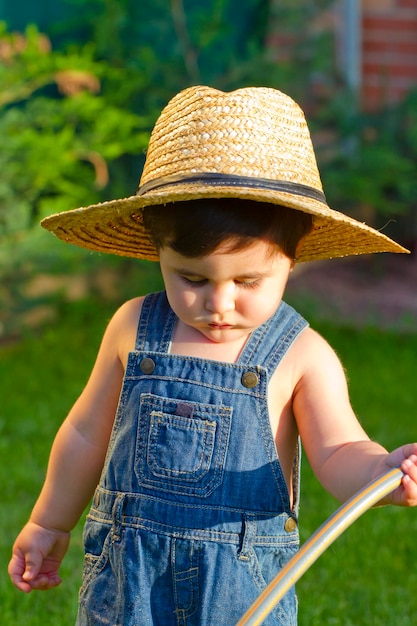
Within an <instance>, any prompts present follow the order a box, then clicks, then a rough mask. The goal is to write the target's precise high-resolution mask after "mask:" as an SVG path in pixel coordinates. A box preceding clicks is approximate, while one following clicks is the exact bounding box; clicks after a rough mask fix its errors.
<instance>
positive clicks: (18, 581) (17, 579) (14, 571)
mask: <svg viewBox="0 0 417 626" xmlns="http://www.w3.org/2000/svg"><path fill="white" fill-rule="evenodd" d="M8 569H9V576H10V580H11V581H12V583H13V584H14V586H15V587H17V589H20V591H23V592H25V593H29V592H30V591H32V587H31V585H30V584H29V582H27V581H26V580H25V579H24V575H25V572H26V563H25V559H24V557H22V556H19V555H17V554H14V555H13V556H12V558H11V560H10V563H9V568H8Z"/></svg>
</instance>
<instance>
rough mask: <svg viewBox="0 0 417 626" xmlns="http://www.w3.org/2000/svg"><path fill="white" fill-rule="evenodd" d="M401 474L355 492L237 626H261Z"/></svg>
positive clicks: (395, 472)
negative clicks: (327, 551) (336, 540)
mask: <svg viewBox="0 0 417 626" xmlns="http://www.w3.org/2000/svg"><path fill="white" fill-rule="evenodd" d="M402 477H403V472H402V471H401V470H400V469H398V468H394V469H392V470H390V471H389V472H387V473H386V474H384V475H382V476H380V477H379V478H377V479H376V480H374V481H373V482H371V483H369V484H368V485H366V486H365V487H364V488H363V489H361V490H360V491H358V492H357V493H356V494H355V495H354V496H352V498H350V499H349V500H347V502H345V503H344V504H343V505H342V506H341V507H340V508H339V509H337V511H335V512H334V513H333V515H331V517H329V518H328V520H327V521H325V522H324V524H322V525H321V526H320V528H318V529H317V530H316V532H315V533H314V534H313V535H312V536H311V537H310V539H308V540H307V541H306V542H305V543H304V545H303V546H302V547H301V548H300V550H299V551H298V552H297V554H296V555H294V557H293V558H292V559H291V560H290V561H288V563H287V564H286V565H285V566H284V567H283V568H282V570H281V571H280V572H279V573H278V574H277V575H276V576H275V578H274V579H273V580H272V581H271V582H270V583H269V585H268V586H267V587H266V588H265V589H264V591H263V592H262V593H261V594H260V595H259V596H258V598H257V599H256V600H255V602H254V603H253V604H252V606H251V607H249V609H248V610H247V611H246V613H245V615H244V616H243V617H242V618H241V619H240V620H239V622H238V623H237V625H236V626H257V625H258V624H262V623H263V621H264V620H265V619H266V617H267V616H268V615H269V613H270V612H271V611H272V609H273V608H274V606H276V605H277V604H278V602H279V601H280V600H281V598H282V597H283V596H284V595H285V594H286V592H287V591H288V590H289V589H290V588H291V587H292V586H293V585H295V583H296V582H297V580H299V579H300V578H301V576H302V575H303V574H304V573H305V572H306V571H307V570H308V568H309V567H310V566H311V565H312V564H313V563H314V562H315V561H316V560H317V559H318V558H319V556H320V555H321V554H323V552H324V551H325V550H326V549H327V548H328V547H329V545H330V544H332V543H333V541H335V539H337V538H338V537H339V536H340V535H341V534H342V533H343V532H344V531H345V530H346V528H348V527H349V526H350V525H351V524H352V523H353V522H354V521H355V520H357V519H358V517H360V516H361V515H362V514H363V513H365V511H367V510H368V509H370V508H371V506H373V505H374V504H376V503H377V502H379V500H381V499H382V498H384V497H385V496H386V495H388V494H389V493H391V491H393V490H394V489H396V487H398V485H399V484H400V483H401V478H402Z"/></svg>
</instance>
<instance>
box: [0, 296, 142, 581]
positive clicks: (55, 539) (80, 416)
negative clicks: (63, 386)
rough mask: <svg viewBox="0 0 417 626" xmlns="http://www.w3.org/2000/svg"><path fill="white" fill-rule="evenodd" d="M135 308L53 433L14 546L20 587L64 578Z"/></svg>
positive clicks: (115, 327)
mask: <svg viewBox="0 0 417 626" xmlns="http://www.w3.org/2000/svg"><path fill="white" fill-rule="evenodd" d="M136 311H137V304H136V306H133V305H130V308H129V306H126V305H125V306H124V307H122V308H121V309H119V311H118V312H117V313H116V314H115V316H114V317H113V319H112V320H111V322H110V324H109V326H108V328H107V330H106V332H105V334H104V337H103V341H102V344H101V347H100V350H99V353H98V356H97V360H96V363H95V365H94V368H93V371H92V373H91V376H90V379H89V381H88V383H87V385H86V387H85V389H84V391H83V393H82V394H81V396H80V397H79V399H78V400H77V402H76V403H75V405H74V407H73V408H72V410H71V411H70V413H69V415H68V417H67V418H66V420H65V421H64V423H63V424H62V426H61V428H60V429H59V431H58V433H57V435H56V437H55V441H54V443H53V446H52V450H51V454H50V458H49V464H48V470H47V474H46V479H45V482H44V485H43V487H42V490H41V493H40V495H39V498H38V500H37V502H36V504H35V506H34V508H33V511H32V514H31V516H30V520H29V522H28V524H27V525H26V526H25V527H24V528H23V530H22V532H21V533H20V534H19V536H18V537H17V539H16V541H15V544H14V546H13V556H12V560H11V561H10V565H9V573H10V576H11V579H12V581H13V583H14V584H15V585H16V586H17V587H18V588H19V589H21V590H22V591H30V590H31V589H46V588H49V587H53V586H56V585H57V584H59V582H60V579H59V576H58V568H59V565H60V562H61V560H62V558H63V556H64V554H65V552H66V550H67V547H68V542H69V532H70V531H71V529H72V528H73V527H74V526H75V524H76V523H77V521H78V519H79V517H80V516H81V514H82V512H83V510H84V509H85V507H86V506H87V504H88V502H89V500H90V499H91V497H92V494H93V492H94V489H95V487H96V485H97V483H98V480H99V477H100V473H101V471H102V467H103V463H104V458H105V454H106V450H107V445H108V441H109V437H110V433H111V429H112V426H113V422H114V417H115V413H116V408H117V403H118V399H119V394H120V389H121V384H122V379H123V373H124V361H123V362H122V358H124V356H123V357H122V355H125V346H127V345H128V343H129V341H130V340H131V337H132V333H133V331H131V330H130V324H131V322H132V323H133V318H134V314H133V313H134V312H136ZM136 319H137V318H136Z"/></svg>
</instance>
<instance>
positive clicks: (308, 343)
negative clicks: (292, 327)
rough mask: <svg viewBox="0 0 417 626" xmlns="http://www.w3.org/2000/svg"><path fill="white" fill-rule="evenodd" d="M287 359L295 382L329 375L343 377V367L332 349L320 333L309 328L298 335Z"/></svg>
mask: <svg viewBox="0 0 417 626" xmlns="http://www.w3.org/2000/svg"><path fill="white" fill-rule="evenodd" d="M288 357H289V359H288V361H289V363H288V365H290V366H292V368H294V371H295V373H296V375H295V379H296V380H297V381H298V380H302V379H304V380H305V379H311V378H316V379H317V377H321V376H326V377H327V376H329V373H332V374H333V375H334V374H336V373H337V374H338V375H342V376H344V371H343V367H342V365H341V362H340V359H339V357H338V355H337V354H336V351H335V350H334V348H332V346H331V345H330V344H329V343H328V341H327V340H326V339H325V338H324V337H323V336H322V335H320V333H318V332H317V331H316V330H314V329H312V328H310V327H308V328H306V329H305V330H304V331H303V332H302V333H301V334H300V335H299V337H298V338H297V340H296V341H295V342H294V344H293V346H292V348H291V350H290V351H289V353H288Z"/></svg>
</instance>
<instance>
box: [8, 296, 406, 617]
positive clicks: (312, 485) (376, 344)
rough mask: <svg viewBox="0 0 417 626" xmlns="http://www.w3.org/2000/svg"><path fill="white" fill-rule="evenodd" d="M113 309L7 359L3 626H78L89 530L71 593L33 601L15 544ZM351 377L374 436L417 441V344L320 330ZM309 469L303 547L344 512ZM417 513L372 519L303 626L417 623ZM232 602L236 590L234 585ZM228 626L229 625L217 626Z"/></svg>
mask: <svg viewBox="0 0 417 626" xmlns="http://www.w3.org/2000/svg"><path fill="white" fill-rule="evenodd" d="M114 308H115V305H114V303H113V304H103V302H102V301H100V300H94V299H90V300H88V301H84V302H76V303H70V304H63V305H62V306H61V309H60V314H59V322H58V323H56V324H54V325H50V326H48V327H45V328H43V329H42V331H41V332H39V331H38V332H37V334H36V335H33V336H30V335H28V336H26V337H25V338H24V339H22V341H21V342H19V343H15V344H13V345H11V346H8V347H3V348H2V349H1V351H0V398H1V403H0V432H1V436H0V455H1V459H2V463H1V465H0V473H1V475H0V484H1V488H2V493H3V497H2V506H1V508H0V524H1V530H2V532H1V535H0V560H1V564H2V574H1V576H0V606H1V624H2V626H16V625H17V624H25V626H70V625H71V624H73V623H74V618H75V613H76V604H77V589H78V586H79V583H80V576H81V566H82V544H81V524H80V525H79V527H78V528H77V529H76V530H75V531H74V533H73V542H72V545H71V549H70V551H69V554H68V556H67V558H66V560H65V562H64V565H63V567H62V575H63V579H64V582H63V584H62V585H61V587H59V588H57V589H55V590H53V591H50V592H47V593H32V594H30V595H29V596H25V595H24V594H21V593H19V592H18V591H16V590H15V589H14V588H13V587H12V585H11V583H10V582H9V581H8V578H7V574H6V565H7V562H8V560H9V554H10V548H11V544H12V542H13V539H14V536H15V534H16V533H17V531H18V530H19V528H20V527H21V526H22V524H23V523H24V522H25V520H26V518H27V516H28V515H29V512H30V508H31V505H32V503H33V501H34V498H35V497H36V494H37V492H38V490H39V488H40V485H41V482H42V479H43V476H44V471H45V466H46V461H47V457H48V452H49V448H50V444H51V441H52V438H53V436H54V433H55V432H56V430H57V428H58V426H59V424H60V422H61V421H62V419H63V417H64V416H65V414H66V412H67V411H68V409H69V408H70V406H71V404H72V403H73V401H74V400H75V398H76V397H77V395H78V393H79V392H80V390H81V388H82V386H83V385H84V383H85V382H86V379H87V376H88V373H89V371H90V369H91V366H92V364H93V361H94V357H95V354H96V351H97V348H98V345H99V342H100V338H101V335H102V332H103V330H104V328H105V325H106V323H107V321H108V319H109V317H110V316H111V314H112V311H113V310H114ZM316 327H317V328H318V330H319V331H320V332H321V333H322V334H323V335H324V336H325V337H326V338H327V339H328V340H329V341H330V343H331V344H332V345H333V346H334V347H335V348H336V350H337V352H338V353H339V355H340V356H341V358H342V361H343V363H344V365H345V367H346V369H347V372H348V377H349V384H350V389H351V397H352V402H353V405H354V408H355V410H356V411H357V414H358V415H359V416H360V419H361V421H362V423H363V424H364V426H365V428H366V429H367V430H368V432H369V433H370V435H371V436H372V437H374V438H376V439H378V440H379V441H380V442H381V443H383V444H384V445H385V446H387V447H389V448H393V447H396V446H398V445H400V444H401V443H404V442H406V441H411V440H414V439H416V438H417V432H416V430H417V429H416V426H415V423H416V420H415V417H416V415H415V413H416V406H417V386H416V371H417V334H416V335H411V336H410V335H407V336H406V335H399V334H398V335H397V334H395V333H382V332H379V331H377V330H362V331H358V330H354V329H349V328H337V327H336V326H331V325H329V324H327V323H322V322H321V323H320V324H319V325H316ZM337 506H338V503H337V502H336V501H335V500H334V499H333V498H331V497H330V496H328V495H327V494H326V493H325V492H324V491H323V489H322V488H321V486H320V485H319V484H318V483H317V481H316V480H315V478H314V477H313V476H312V474H311V471H310V468H309V466H308V463H307V461H304V464H303V483H302V507H301V512H300V521H301V531H302V540H303V541H304V540H305V539H307V538H308V537H309V536H310V535H311V534H312V533H313V532H314V531H315V530H316V528H317V527H318V526H319V525H320V524H321V523H322V522H323V521H324V520H325V519H326V518H327V517H328V516H329V515H330V514H331V513H332V512H333V511H334V510H335V509H336V508H337ZM416 531H417V518H416V511H414V510H405V509H404V510H403V509H401V510H400V509H391V508H383V509H375V510H372V511H369V512H367V513H366V514H365V515H364V516H363V517H362V518H361V519H360V520H358V521H357V522H356V523H355V524H354V525H353V526H352V527H351V528H349V529H348V530H347V531H346V532H345V533H344V535H343V536H342V537H341V538H340V539H338V541H337V542H335V543H334V544H333V545H332V546H331V547H330V548H329V549H328V550H327V551H326V553H325V554H324V555H323V556H322V557H321V558H320V559H319V560H318V561H317V562H316V563H315V564H314V565H313V566H312V568H311V569H310V570H309V571H308V572H307V573H306V574H305V576H304V577H303V578H302V579H301V581H300V583H299V584H298V592H299V600H300V620H299V623H300V626H318V625H320V626H323V625H324V626H326V625H333V624H341V625H343V626H349V625H352V626H353V625H355V626H361V625H366V626H387V625H388V626H391V625H392V626H397V625H403V624H407V625H411V624H414V623H416V617H415V616H416V615H417V594H416V592H415V590H416V589H417V565H416V564H417V542H416V541H415V536H416ZM230 586H231V593H232V589H233V581H230ZM218 623H219V624H220V625H221V616H219V622H218Z"/></svg>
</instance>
